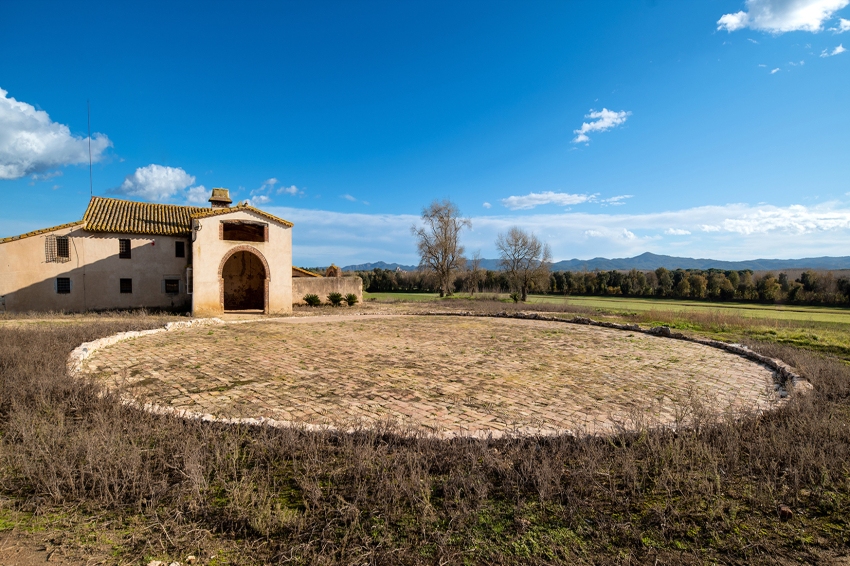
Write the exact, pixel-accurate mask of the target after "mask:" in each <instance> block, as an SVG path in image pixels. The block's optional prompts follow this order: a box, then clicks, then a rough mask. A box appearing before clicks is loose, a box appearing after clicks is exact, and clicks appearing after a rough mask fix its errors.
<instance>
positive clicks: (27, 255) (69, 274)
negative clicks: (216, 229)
mask: <svg viewBox="0 0 850 566" xmlns="http://www.w3.org/2000/svg"><path fill="white" fill-rule="evenodd" d="M82 228H83V226H82V223H76V225H72V226H68V225H66V226H63V227H59V228H56V229H45V230H44V231H40V232H39V233H37V234H35V235H27V236H26V237H22V238H17V239H11V240H10V241H5V242H0V312H28V311H65V312H82V311H87V310H107V309H132V308H141V307H145V308H166V309H185V308H188V306H189V302H190V295H189V294H188V293H187V285H186V283H187V281H186V268H187V267H188V264H189V261H190V258H189V253H190V249H189V247H190V245H191V243H190V242H189V239H188V238H181V237H175V236H140V235H138V234H120V233H114V234H112V233H110V234H94V233H90V232H86V231H84V230H83V229H82ZM57 237H58V238H63V239H64V238H67V252H68V253H67V257H57V254H56V253H55V239H56V238H57ZM51 238H53V241H52V242H51ZM122 239H123V240H129V243H130V254H129V255H130V257H129V258H121V257H119V245H120V244H119V240H122ZM177 242H183V256H184V257H177V253H176V247H177ZM51 245H53V247H54V253H52V254H51ZM122 279H124V280H128V279H129V280H130V281H131V283H130V285H129V287H128V286H127V284H126V282H125V284H124V285H125V286H124V288H123V290H124V292H122V286H121V280H122ZM60 280H61V281H60ZM166 280H168V281H169V282H170V284H169V285H168V287H166V284H165V282H166ZM128 291H129V292H128Z"/></svg>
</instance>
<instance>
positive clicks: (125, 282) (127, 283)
mask: <svg viewBox="0 0 850 566" xmlns="http://www.w3.org/2000/svg"><path fill="white" fill-rule="evenodd" d="M120 284H121V292H122V293H132V292H133V280H132V279H121V282H120Z"/></svg>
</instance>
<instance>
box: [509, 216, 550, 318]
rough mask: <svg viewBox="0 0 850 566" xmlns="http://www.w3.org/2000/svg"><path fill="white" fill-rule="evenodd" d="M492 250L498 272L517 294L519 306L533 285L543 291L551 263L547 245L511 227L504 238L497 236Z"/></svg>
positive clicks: (533, 236) (531, 235) (532, 235)
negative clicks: (497, 251)
mask: <svg viewBox="0 0 850 566" xmlns="http://www.w3.org/2000/svg"><path fill="white" fill-rule="evenodd" d="M496 248H497V249H498V250H499V257H500V258H501V261H500V263H501V266H502V269H504V270H505V273H506V274H507V276H508V280H509V281H510V282H511V286H512V287H513V288H514V290H515V291H519V292H520V294H521V299H522V301H523V302H525V301H526V300H527V299H528V290H529V288H531V287H533V286H535V285H536V286H538V287H540V288H545V287H546V284H547V283H548V281H549V264H550V263H551V262H552V252H551V250H550V249H549V244H544V243H543V242H541V241H540V240H539V239H538V238H537V236H535V235H534V234H529V233H528V232H525V231H524V230H521V229H520V228H517V227H516V226H515V227H513V228H511V229H510V230H508V233H507V234H499V236H498V238H497V239H496Z"/></svg>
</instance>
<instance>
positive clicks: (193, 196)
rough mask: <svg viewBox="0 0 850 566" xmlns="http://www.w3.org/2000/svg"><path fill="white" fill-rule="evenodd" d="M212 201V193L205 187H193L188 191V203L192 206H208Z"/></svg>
mask: <svg viewBox="0 0 850 566" xmlns="http://www.w3.org/2000/svg"><path fill="white" fill-rule="evenodd" d="M209 200H210V192H209V191H208V190H207V189H206V188H205V187H204V186H203V185H198V186H197V187H191V188H190V189H189V190H187V191H186V202H188V203H190V204H207V202H209Z"/></svg>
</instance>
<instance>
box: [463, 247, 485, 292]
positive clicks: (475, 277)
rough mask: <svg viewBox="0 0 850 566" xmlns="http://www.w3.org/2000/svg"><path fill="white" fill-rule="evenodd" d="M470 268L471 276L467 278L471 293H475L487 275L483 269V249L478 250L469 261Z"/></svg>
mask: <svg viewBox="0 0 850 566" xmlns="http://www.w3.org/2000/svg"><path fill="white" fill-rule="evenodd" d="M467 267H468V269H469V277H467V279H466V284H467V287H468V289H467V290H468V291H469V294H470V295H475V292H476V291H478V290H479V287H480V286H481V284H482V283H484V278H485V276H486V275H487V274H486V273H485V271H484V270H483V269H481V251H477V252H475V253H474V254H473V255H472V259H470V260H469V262H468V263H467Z"/></svg>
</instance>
